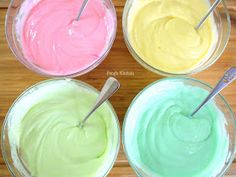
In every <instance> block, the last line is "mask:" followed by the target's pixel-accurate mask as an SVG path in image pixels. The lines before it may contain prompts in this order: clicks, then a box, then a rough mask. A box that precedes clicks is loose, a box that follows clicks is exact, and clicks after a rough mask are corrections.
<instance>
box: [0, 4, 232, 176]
mask: <svg viewBox="0 0 236 177" xmlns="http://www.w3.org/2000/svg"><path fill="white" fill-rule="evenodd" d="M113 2H114V4H115V6H116V10H117V17H118V31H117V37H116V40H115V43H114V45H113V47H112V49H111V52H110V54H109V55H108V57H107V58H106V59H105V61H104V62H103V63H102V64H101V65H100V66H98V67H97V68H96V69H95V70H93V71H92V72H90V73H88V74H86V75H84V76H82V77H78V78H76V79H79V80H82V81H85V82H87V83H89V84H91V85H93V86H94V87H96V88H97V89H100V88H101V86H102V84H103V83H104V81H105V79H106V78H107V77H108V76H110V75H115V77H116V78H118V79H119V81H120V82H121V85H122V86H121V89H120V90H119V91H118V92H117V93H116V94H115V95H114V96H113V97H112V98H111V99H110V101H111V103H112V104H113V106H114V108H115V110H116V111H117V114H118V117H119V120H120V124H121V125H122V123H123V118H124V115H125V113H126V110H127V108H128V106H129V104H130V103H131V101H132V99H133V98H134V97H135V95H136V94H137V93H138V92H140V91H141V90H142V89H143V88H144V87H145V86H147V85H148V84H150V83H151V82H153V81H155V80H158V79H160V78H162V76H159V75H156V74H154V73H152V72H150V71H148V70H146V69H144V68H143V67H142V66H140V65H139V64H138V63H137V62H136V61H135V60H134V59H133V58H132V56H131V55H130V54H129V52H128V50H127V48H126V46H125V43H124V39H123V34H122V25H121V17H122V11H123V7H124V4H125V0H113ZM8 4H9V1H8V0H0V125H2V123H3V120H4V117H5V115H6V112H7V110H8V109H9V107H10V105H11V104H12V102H13V101H14V100H15V99H16V97H17V96H18V95H19V94H20V93H21V92H22V91H24V90H25V89H26V88H28V87H29V86H31V85H32V84H35V83H37V82H39V81H42V80H45V79H48V78H45V77H41V76H39V75H38V74H35V73H33V72H32V71H30V70H28V69H26V68H25V67H24V66H23V65H22V64H21V63H19V62H18V61H17V60H16V59H15V57H14V55H13V54H12V52H11V51H10V49H9V48H8V44H7V42H6V39H5V28H4V23H5V14H6V10H7V6H8ZM227 4H228V7H229V9H230V13H231V16H232V32H231V38H230V41H229V44H228V46H227V49H226V50H225V52H224V54H223V56H222V57H221V58H220V60H219V61H217V63H215V64H214V65H213V66H212V67H210V68H209V69H207V70H206V71H204V72H201V73H199V74H196V75H193V76H192V77H194V78H197V79H200V80H202V81H205V82H208V83H209V84H211V85H214V84H216V81H217V80H218V79H219V78H220V77H221V76H222V74H223V73H224V71H225V70H226V69H227V68H229V67H230V66H236V0H228V1H227ZM125 72H126V73H128V74H124V73H125ZM235 88H236V83H234V84H232V85H231V86H230V87H228V88H226V89H225V90H224V91H223V93H222V94H223V95H224V96H225V97H226V99H227V100H228V102H229V104H230V105H231V106H232V108H233V110H234V112H236V89H235ZM227 175H228V176H235V177H236V160H235V162H234V163H233V164H232V166H231V168H230V170H229V172H228V174H227ZM134 176H136V175H135V173H134V172H133V170H132V169H131V168H130V166H129V164H128V162H127V159H126V157H125V155H124V152H123V148H122V146H121V149H120V153H119V156H118V159H117V161H116V163H115V165H114V168H113V169H112V171H111V172H110V174H109V177H134ZM0 177H10V173H9V172H8V170H7V168H6V166H5V163H4V161H3V159H2V156H1V155H0Z"/></svg>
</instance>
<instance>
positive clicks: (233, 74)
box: [191, 67, 236, 116]
mask: <svg viewBox="0 0 236 177" xmlns="http://www.w3.org/2000/svg"><path fill="white" fill-rule="evenodd" d="M235 79H236V67H232V68H230V69H228V70H227V71H226V72H225V74H224V76H223V78H222V79H221V80H220V81H219V83H218V84H217V85H216V87H215V88H214V89H213V90H212V92H211V93H210V94H209V95H208V97H207V98H206V99H205V100H204V101H203V102H202V104H201V105H200V106H199V107H198V108H197V109H196V110H195V111H194V112H193V113H192V114H191V116H194V115H195V114H196V113H197V112H198V111H199V110H200V109H201V108H202V106H204V105H205V104H206V103H208V101H210V100H211V99H212V98H213V97H214V96H215V95H217V94H218V93H219V92H220V91H221V90H223V89H224V88H225V87H227V86H228V85H229V84H230V83H231V82H233V81H234V80H235Z"/></svg>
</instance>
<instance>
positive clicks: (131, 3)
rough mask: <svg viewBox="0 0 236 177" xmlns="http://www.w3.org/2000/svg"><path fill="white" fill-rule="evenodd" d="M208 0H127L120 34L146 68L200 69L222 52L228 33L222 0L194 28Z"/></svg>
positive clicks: (182, 71) (172, 72)
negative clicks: (209, 14) (197, 27)
mask: <svg viewBox="0 0 236 177" xmlns="http://www.w3.org/2000/svg"><path fill="white" fill-rule="evenodd" d="M212 2H214V1H213V0H212V1H208V0H188V1H186V0H127V2H126V5H125V9H124V12H123V20H122V22H123V33H124V38H125V42H126V45H127V47H128V49H129V51H130V53H131V54H132V56H133V57H134V58H135V59H136V60H137V61H138V62H139V63H140V64H141V65H143V66H144V67H145V68H147V69H149V70H151V71H153V72H155V73H158V74H162V75H167V76H170V75H187V74H193V73H197V72H200V71H202V70H204V69H206V68H208V67H209V66H211V65H212V64H213V63H214V62H216V61H217V60H218V59H219V57H220V56H221V55H222V53H223V51H224V49H225V47H226V45H227V43H228V40H229V36H230V28H231V25H230V17H229V12H228V10H227V7H226V4H225V1H222V3H221V4H220V6H219V7H218V8H217V9H216V10H215V11H214V13H213V14H212V15H211V16H210V17H209V18H208V19H207V21H206V23H205V24H204V25H203V26H202V27H201V28H200V29H199V30H196V29H195V26H196V25H197V24H198V22H199V21H200V20H201V18H202V17H203V16H204V15H205V14H206V12H207V10H208V9H209V8H210V5H211V3H212Z"/></svg>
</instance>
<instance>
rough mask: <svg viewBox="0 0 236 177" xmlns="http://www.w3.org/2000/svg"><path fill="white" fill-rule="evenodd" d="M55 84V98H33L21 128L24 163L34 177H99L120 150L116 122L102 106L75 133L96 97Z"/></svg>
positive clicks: (21, 149) (91, 93)
mask: <svg viewBox="0 0 236 177" xmlns="http://www.w3.org/2000/svg"><path fill="white" fill-rule="evenodd" d="M59 82H61V84H59V85H57V86H56V87H57V88H56V89H55V90H54V92H53V93H51V94H48V95H47V94H46V95H44V97H39V98H37V99H38V101H37V103H36V104H34V105H32V107H31V108H30V109H29V111H28V112H27V113H26V114H25V116H24V118H23V119H22V121H21V122H20V129H19V130H20V131H19V132H20V135H19V136H20V139H19V147H20V153H21V155H22V158H23V161H24V163H25V164H26V166H27V168H28V170H29V171H30V173H31V175H32V176H35V177H79V176H81V177H90V176H101V174H105V173H106V171H105V172H104V171H103V172H101V171H102V169H103V168H105V169H106V170H108V169H109V167H110V166H111V164H112V160H113V158H114V157H113V156H115V153H114V152H115V151H116V149H115V148H117V144H118V139H119V138H118V137H119V135H118V131H117V125H116V124H115V123H114V122H115V121H114V120H115V117H114V115H113V113H112V111H111V109H110V108H109V106H108V105H107V104H104V105H103V106H102V107H101V108H99V109H98V110H97V111H96V112H95V113H94V114H92V115H91V117H90V119H89V120H88V121H87V123H86V125H85V126H84V128H83V129H81V128H79V127H78V126H77V125H78V122H79V121H82V119H83V118H84V117H85V115H86V114H87V113H88V112H89V110H90V109H91V107H92V105H93V104H94V102H95V100H96V98H97V96H98V95H97V93H95V92H93V91H91V90H87V89H85V88H83V87H79V86H77V85H76V84H75V83H73V82H68V83H66V82H67V81H59Z"/></svg>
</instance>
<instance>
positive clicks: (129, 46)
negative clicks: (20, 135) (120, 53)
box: [122, 0, 231, 77]
mask: <svg viewBox="0 0 236 177" xmlns="http://www.w3.org/2000/svg"><path fill="white" fill-rule="evenodd" d="M129 1H130V0H127V1H126V3H125V7H124V10H123V14H122V29H123V35H124V41H125V44H126V46H127V48H128V50H129V52H130V54H131V55H132V57H133V58H134V59H135V60H136V61H137V62H138V63H139V64H140V65H141V66H143V67H144V68H145V69H147V70H149V71H152V72H153V73H156V74H160V75H163V76H167V77H170V76H186V75H193V74H196V73H199V72H201V71H204V70H205V69H207V68H209V67H211V66H212V65H213V64H214V63H215V62H216V61H217V60H219V59H220V57H221V56H222V54H223V53H224V51H225V49H226V47H227V45H228V42H229V39H230V33H231V20H230V14H229V10H228V8H227V5H226V3H225V0H222V1H221V3H222V4H223V7H224V13H225V14H226V16H227V29H228V31H227V34H226V42H225V44H224V47H223V49H222V51H221V52H220V53H219V55H218V56H217V57H215V59H214V60H213V61H211V63H210V64H208V65H206V66H204V67H202V68H200V69H199V68H195V69H193V70H190V71H187V72H183V73H171V72H165V71H162V70H160V69H157V68H155V67H153V66H151V65H149V64H148V63H147V62H145V61H144V60H143V59H142V58H141V57H140V56H139V55H138V53H137V52H136V51H135V49H134V48H133V46H132V45H131V43H130V41H129V37H128V31H127V26H126V24H125V21H126V18H127V17H128V16H127V17H126V16H125V13H126V12H127V13H128V11H127V10H128V9H127V8H128V2H129ZM127 15H128V14H127ZM201 66H202V65H201Z"/></svg>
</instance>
